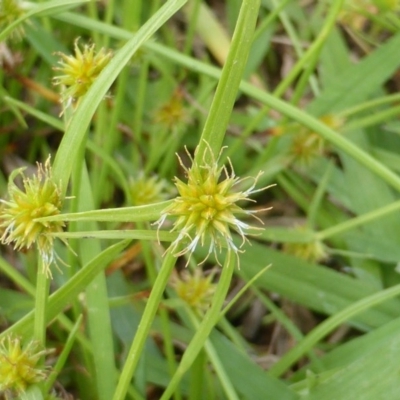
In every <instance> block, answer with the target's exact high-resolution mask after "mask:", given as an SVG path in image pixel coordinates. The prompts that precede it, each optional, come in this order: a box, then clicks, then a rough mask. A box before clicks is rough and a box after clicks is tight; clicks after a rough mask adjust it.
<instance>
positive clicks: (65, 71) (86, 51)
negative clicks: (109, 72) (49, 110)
mask: <svg viewBox="0 0 400 400" xmlns="http://www.w3.org/2000/svg"><path fill="white" fill-rule="evenodd" d="M78 42H79V38H78V39H76V40H75V43H74V50H75V56H72V55H70V56H67V55H65V54H63V53H58V55H59V56H60V57H61V60H60V61H59V63H58V64H59V67H55V68H54V70H56V71H59V72H60V73H61V75H58V76H56V77H54V78H53V83H54V85H61V86H62V87H63V89H62V93H61V97H62V101H63V103H67V104H69V103H72V102H75V101H76V100H77V99H79V98H80V97H82V96H83V95H84V94H86V92H87V91H88V90H89V88H90V87H91V86H92V84H93V82H94V81H95V80H96V78H97V77H98V76H99V75H100V72H101V71H102V70H103V69H104V67H105V66H106V65H107V64H108V62H109V61H110V59H111V57H112V53H111V52H110V51H106V50H105V49H104V48H102V49H100V51H99V52H97V53H96V52H95V45H94V44H85V45H84V46H83V50H81V49H80V48H79V43H78Z"/></svg>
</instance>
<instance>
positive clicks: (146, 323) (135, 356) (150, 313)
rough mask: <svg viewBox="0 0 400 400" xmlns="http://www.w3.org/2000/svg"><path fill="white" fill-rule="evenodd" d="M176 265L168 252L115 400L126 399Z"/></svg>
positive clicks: (120, 380)
mask: <svg viewBox="0 0 400 400" xmlns="http://www.w3.org/2000/svg"><path fill="white" fill-rule="evenodd" d="M175 263H176V257H175V256H174V255H173V254H171V252H170V251H167V254H166V255H165V259H164V262H163V264H162V266H161V269H160V272H159V274H158V275H157V279H156V281H155V283H154V286H153V289H152V291H151V293H150V297H149V300H148V302H147V304H146V308H145V310H144V313H143V316H142V319H141V320H140V323H139V326H138V328H137V331H136V335H135V337H134V339H133V342H132V345H131V348H130V350H129V353H128V356H127V358H126V361H125V365H124V367H123V370H122V373H121V376H120V379H119V382H118V386H117V390H116V391H115V393H114V397H113V400H122V399H124V398H125V395H126V392H127V390H128V387H129V384H130V382H131V380H132V376H133V374H134V372H135V369H136V367H137V364H138V362H139V359H140V356H141V354H142V351H143V347H144V344H145V342H146V339H147V337H148V334H149V331H150V328H151V325H152V323H153V320H154V317H155V314H156V312H157V309H158V306H159V304H160V301H161V297H162V294H163V293H164V289H165V287H166V285H167V283H168V279H169V277H170V274H171V271H172V269H173V268H174V266H175Z"/></svg>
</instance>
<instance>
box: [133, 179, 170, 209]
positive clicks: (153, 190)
mask: <svg viewBox="0 0 400 400" xmlns="http://www.w3.org/2000/svg"><path fill="white" fill-rule="evenodd" d="M129 189H130V194H131V197H132V203H133V205H135V206H142V205H145V204H152V203H158V202H160V201H164V200H166V199H167V197H168V193H167V190H166V189H167V182H166V181H165V180H163V179H160V178H159V177H158V176H156V175H153V176H150V177H148V176H146V175H144V174H143V173H142V174H139V175H138V177H137V178H136V179H132V180H131V181H130V182H129Z"/></svg>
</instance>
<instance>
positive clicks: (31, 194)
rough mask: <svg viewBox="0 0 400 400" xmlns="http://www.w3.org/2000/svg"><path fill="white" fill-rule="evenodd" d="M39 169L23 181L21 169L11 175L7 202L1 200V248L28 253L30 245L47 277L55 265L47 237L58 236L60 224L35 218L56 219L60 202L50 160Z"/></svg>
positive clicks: (51, 246) (50, 239)
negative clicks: (6, 246) (18, 178)
mask: <svg viewBox="0 0 400 400" xmlns="http://www.w3.org/2000/svg"><path fill="white" fill-rule="evenodd" d="M37 165H38V171H37V174H36V175H34V176H33V177H31V178H27V177H25V175H24V174H23V169H19V170H16V171H14V173H12V174H11V176H10V180H9V184H8V195H9V200H0V201H1V202H2V203H3V207H2V208H1V210H0V222H1V223H0V227H2V228H4V229H5V230H4V233H3V235H2V237H1V242H2V243H3V244H14V249H17V250H20V249H23V248H27V249H29V248H30V247H31V246H32V244H33V243H35V244H36V245H37V247H38V250H39V253H40V256H41V258H42V260H43V265H44V268H45V271H46V273H50V270H49V266H50V264H51V263H52V262H53V261H54V250H53V240H54V239H53V237H52V236H48V235H47V234H48V233H55V232H61V231H62V229H63V226H64V223H63V222H39V221H36V218H41V217H49V216H53V215H57V214H59V213H60V211H61V207H62V198H61V192H60V189H59V186H58V185H57V184H56V182H54V180H53V178H52V174H51V166H50V157H49V158H48V159H47V161H46V163H45V164H44V166H43V165H42V164H40V163H38V164H37ZM17 175H21V176H22V178H23V181H22V183H23V187H24V188H23V190H21V189H20V188H19V187H18V186H17V185H16V184H15V183H14V179H15V177H16V176H17Z"/></svg>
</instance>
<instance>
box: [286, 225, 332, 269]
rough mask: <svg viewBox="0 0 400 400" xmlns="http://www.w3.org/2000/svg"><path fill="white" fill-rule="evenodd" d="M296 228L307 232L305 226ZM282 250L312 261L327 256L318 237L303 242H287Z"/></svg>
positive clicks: (322, 259) (318, 260) (323, 258)
mask: <svg viewBox="0 0 400 400" xmlns="http://www.w3.org/2000/svg"><path fill="white" fill-rule="evenodd" d="M296 230H297V231H299V232H305V233H308V232H309V231H308V228H307V227H305V226H299V227H297V228H296ZM282 250H283V251H284V252H285V253H288V254H291V255H294V256H295V257H298V258H301V259H303V260H306V261H310V262H313V263H315V262H320V261H324V260H326V259H327V258H328V253H327V251H326V247H325V245H324V244H323V243H322V242H321V241H320V240H318V239H314V240H312V241H309V242H304V243H298V242H288V243H285V244H284V245H283V249H282Z"/></svg>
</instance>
